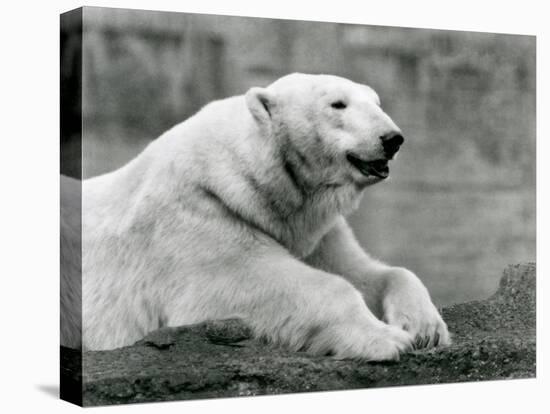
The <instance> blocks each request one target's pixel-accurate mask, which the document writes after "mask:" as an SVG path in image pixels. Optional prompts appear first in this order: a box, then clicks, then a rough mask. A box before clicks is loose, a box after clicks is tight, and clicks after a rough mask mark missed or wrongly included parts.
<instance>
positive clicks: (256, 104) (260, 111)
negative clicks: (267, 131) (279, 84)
mask: <svg viewBox="0 0 550 414" xmlns="http://www.w3.org/2000/svg"><path fill="white" fill-rule="evenodd" d="M245 99H246V105H247V106H248V110H249V111H250V113H251V114H252V116H253V117H254V118H255V119H256V121H257V122H258V123H260V124H262V125H263V124H266V123H268V122H270V121H271V115H272V110H273V108H274V107H275V97H274V96H273V94H272V93H271V92H269V91H268V90H267V89H264V88H251V89H249V90H248V92H247V93H246V95H245Z"/></svg>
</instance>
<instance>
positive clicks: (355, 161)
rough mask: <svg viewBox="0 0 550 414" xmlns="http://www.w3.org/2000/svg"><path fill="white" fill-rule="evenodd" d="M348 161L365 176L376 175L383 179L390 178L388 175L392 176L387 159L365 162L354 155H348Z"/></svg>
mask: <svg viewBox="0 0 550 414" xmlns="http://www.w3.org/2000/svg"><path fill="white" fill-rule="evenodd" d="M347 159H348V161H349V162H350V163H351V164H352V165H353V166H354V167H355V168H357V169H358V170H359V171H360V172H361V174H363V175H374V176H375V177H378V178H382V179H383V178H388V175H390V168H389V167H388V160H386V159H379V160H374V161H365V160H362V159H361V158H358V157H356V156H355V155H352V154H348V155H347Z"/></svg>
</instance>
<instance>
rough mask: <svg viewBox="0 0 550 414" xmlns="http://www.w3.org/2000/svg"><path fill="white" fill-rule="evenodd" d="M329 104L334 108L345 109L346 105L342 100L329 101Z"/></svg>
mask: <svg viewBox="0 0 550 414" xmlns="http://www.w3.org/2000/svg"><path fill="white" fill-rule="evenodd" d="M330 106H331V107H332V108H334V109H345V108H346V107H347V105H346V103H345V102H344V101H335V102H333V103H331V104H330Z"/></svg>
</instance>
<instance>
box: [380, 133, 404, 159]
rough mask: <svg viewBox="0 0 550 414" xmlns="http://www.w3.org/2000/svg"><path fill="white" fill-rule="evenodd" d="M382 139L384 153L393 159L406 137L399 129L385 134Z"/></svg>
mask: <svg viewBox="0 0 550 414" xmlns="http://www.w3.org/2000/svg"><path fill="white" fill-rule="evenodd" d="M380 140H381V141H382V148H384V155H385V156H386V157H387V158H388V159H392V158H393V156H394V155H395V153H396V152H397V151H399V147H400V146H401V145H403V142H405V138H403V135H401V133H400V132H398V131H392V132H389V133H387V134H384V135H382V136H381V137H380Z"/></svg>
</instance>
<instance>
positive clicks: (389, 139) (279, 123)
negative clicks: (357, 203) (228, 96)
mask: <svg viewBox="0 0 550 414" xmlns="http://www.w3.org/2000/svg"><path fill="white" fill-rule="evenodd" d="M246 103H247V106H248V109H249V110H250V112H251V114H252V116H253V118H254V121H255V122H256V123H257V125H258V127H259V130H260V131H262V132H261V135H264V136H266V137H267V139H268V140H272V141H274V142H273V145H277V146H278V147H279V148H280V149H281V153H282V154H283V157H284V159H285V162H288V163H290V165H291V166H292V168H293V170H294V171H295V173H296V174H297V175H299V177H298V178H299V179H300V180H301V181H302V182H303V183H305V184H306V185H308V186H313V187H318V186H340V185H346V184H354V185H355V186H357V187H358V188H363V187H365V186H366V185H369V184H374V183H376V182H379V181H380V180H382V179H384V178H386V177H387V176H388V174H389V168H388V161H389V160H390V159H392V158H393V156H394V155H395V153H396V152H397V151H398V150H399V147H400V145H401V144H402V143H403V137H402V135H401V131H400V130H399V128H398V127H397V126H396V125H395V123H394V122H393V121H392V120H391V118H390V117H389V116H388V115H386V113H385V112H384V111H383V110H382V109H381V107H380V101H379V98H378V96H377V94H376V93H375V92H374V91H373V90H372V89H371V88H369V87H368V86H365V85H361V84H358V83H355V82H352V81H350V80H347V79H344V78H340V77H337V76H330V75H306V74H291V75H287V76H285V77H283V78H281V79H279V80H277V81H275V82H274V83H272V84H271V85H269V86H268V87H267V88H252V89H250V90H249V91H248V92H247V94H246Z"/></svg>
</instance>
